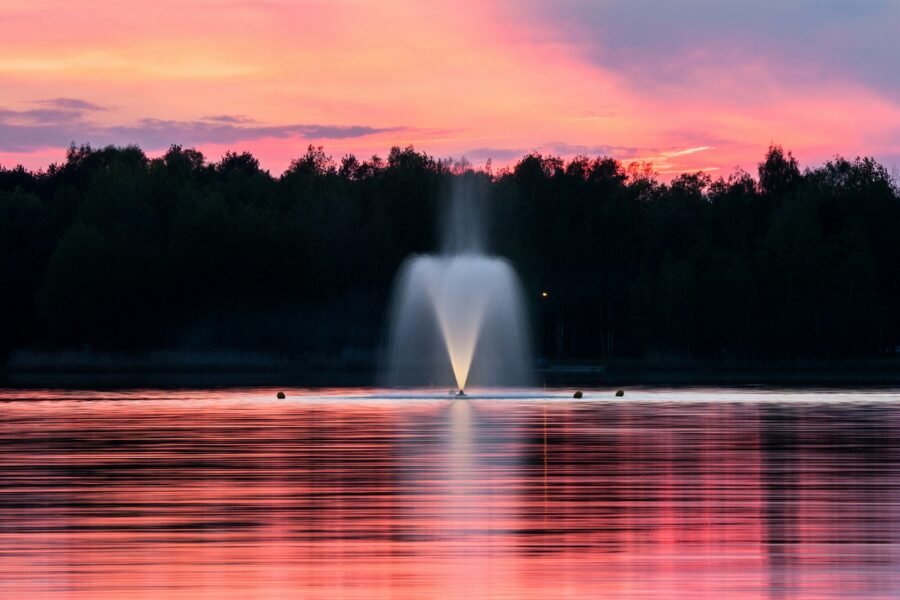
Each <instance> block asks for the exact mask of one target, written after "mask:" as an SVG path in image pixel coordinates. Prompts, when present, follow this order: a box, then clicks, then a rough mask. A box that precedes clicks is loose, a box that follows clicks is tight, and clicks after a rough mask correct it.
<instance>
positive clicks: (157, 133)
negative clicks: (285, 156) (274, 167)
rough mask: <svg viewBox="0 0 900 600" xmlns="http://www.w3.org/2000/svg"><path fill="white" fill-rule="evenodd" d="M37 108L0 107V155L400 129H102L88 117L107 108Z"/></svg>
mask: <svg viewBox="0 0 900 600" xmlns="http://www.w3.org/2000/svg"><path fill="white" fill-rule="evenodd" d="M36 104H40V105H42V108H36V109H25V110H13V109H0V151H7V152H28V151H33V150H36V149H39V148H47V147H65V146H67V145H69V144H70V143H72V142H77V143H90V144H94V145H98V146H105V145H108V144H115V145H127V144H137V145H139V146H141V147H142V148H144V149H146V150H157V149H163V148H167V147H168V146H170V145H171V144H182V145H199V144H207V143H214V144H230V143H234V142H238V141H243V140H254V139H260V138H280V139H283V138H292V137H299V138H303V139H307V140H328V139H349V138H358V137H364V136H367V135H372V134H377V133H385V132H391V131H400V130H402V129H403V128H400V127H371V126H366V125H331V124H286V125H259V124H257V123H256V122H255V121H253V120H252V119H249V118H247V117H245V116H243V115H215V116H210V117H205V118H203V119H197V120H186V121H178V120H167V119H153V118H145V119H141V120H139V121H137V122H136V123H133V124H126V125H103V124H100V123H96V122H94V121H91V120H90V118H89V117H90V113H93V112H97V111H101V110H105V109H104V108H103V107H101V106H99V105H96V104H93V103H90V102H87V101H83V100H76V99H73V98H56V99H53V100H41V101H38V102H36Z"/></svg>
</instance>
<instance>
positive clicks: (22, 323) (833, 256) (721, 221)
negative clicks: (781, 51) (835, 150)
mask: <svg viewBox="0 0 900 600" xmlns="http://www.w3.org/2000/svg"><path fill="white" fill-rule="evenodd" d="M460 178H467V179H465V183H466V185H468V186H470V187H472V186H474V187H472V189H479V190H481V192H483V198H482V201H483V202H484V204H485V209H486V211H485V212H486V214H487V215H488V217H489V235H488V239H489V245H490V248H489V250H490V251H492V252H496V253H498V254H502V255H504V256H507V257H509V259H510V260H511V261H512V262H513V263H514V264H515V266H516V268H517V269H518V271H519V273H520V274H521V276H522V279H523V282H524V287H525V289H526V292H527V295H528V301H529V305H530V307H531V309H532V316H533V320H534V325H535V337H536V346H537V350H538V353H539V355H540V356H543V357H547V358H591V359H615V358H628V357H631V358H647V357H678V358H700V359H722V358H735V359H740V358H745V359H771V358H777V359H795V358H865V357H873V356H879V355H883V354H884V352H885V351H886V349H893V348H894V347H895V346H897V345H898V344H900V277H898V275H897V265H898V264H900V244H898V243H897V240H898V239H900V195H898V190H897V188H896V186H895V184H894V182H893V181H892V180H891V178H890V176H889V175H888V173H887V172H886V170H885V169H884V168H883V167H882V166H881V165H879V164H877V163H876V162H875V161H874V160H872V159H869V158H860V159H855V160H852V161H851V160H845V159H843V158H836V159H834V160H832V161H830V162H828V163H826V164H825V165H823V166H821V167H819V168H815V169H807V170H805V171H801V170H800V168H799V166H798V163H797V160H796V159H795V158H794V157H793V156H792V154H791V153H790V152H785V151H784V150H783V149H782V148H781V147H779V146H772V147H771V148H770V149H769V151H768V153H767V154H766V156H765V159H764V160H763V161H762V162H761V163H760V164H759V178H758V180H756V179H754V178H753V177H751V176H750V175H749V174H748V173H746V172H742V171H737V172H735V173H733V174H732V175H730V176H728V177H727V178H718V179H715V180H713V179H712V178H711V177H710V176H709V175H707V174H704V173H693V174H685V175H681V176H678V177H676V178H674V179H673V180H672V181H670V182H668V183H662V182H660V181H658V180H657V179H656V178H655V176H654V174H653V172H652V169H650V168H649V167H648V165H644V164H634V165H622V164H620V163H619V162H617V161H616V160H614V159H612V158H608V157H587V156H578V157H576V158H574V159H572V160H570V161H568V162H566V161H563V160H562V159H560V158H559V157H555V156H544V155H541V154H530V155H528V156H525V157H523V158H522V159H521V160H520V161H519V162H518V163H517V164H516V165H514V166H513V167H512V168H511V169H508V170H507V169H504V170H501V171H499V172H493V173H487V172H476V171H474V170H473V169H472V168H471V166H470V165H468V163H467V162H466V161H463V160H457V161H452V160H435V159H434V158H432V157H430V156H428V155H426V154H423V153H420V152H417V151H415V150H414V149H413V148H411V147H408V148H393V149H391V151H390V153H389V154H388V157H387V159H386V160H382V159H381V158H379V157H377V156H373V157H372V158H370V159H368V160H361V159H358V158H357V157H355V156H352V155H347V156H344V157H343V158H341V160H340V161H337V162H335V161H334V160H333V159H332V158H331V157H330V156H328V155H327V154H326V153H325V151H324V150H323V149H322V148H321V147H313V146H310V147H309V148H308V149H307V151H306V153H305V154H304V155H303V156H301V157H300V158H298V159H297V160H295V161H293V162H292V163H291V165H290V167H289V168H288V169H287V170H286V171H285V172H284V173H283V174H282V175H281V176H279V177H273V176H272V175H271V174H270V173H268V172H267V171H265V170H263V169H261V168H260V165H259V162H258V160H257V159H256V158H255V157H253V156H252V155H251V154H249V153H246V152H245V153H231V152H229V153H227V154H225V156H223V157H222V158H221V159H220V160H219V161H218V162H212V163H210V162H208V161H207V160H206V158H205V157H204V156H203V155H202V154H201V153H200V152H198V151H197V150H194V149H186V148H182V147H179V146H172V147H171V148H170V149H169V150H168V151H167V152H166V153H165V154H163V155H162V156H161V157H159V158H154V159H150V158H148V157H147V156H146V155H145V154H144V153H143V152H142V151H141V150H140V149H139V148H136V147H124V148H115V147H107V148H101V149H94V148H91V147H89V146H80V147H76V146H72V147H71V148H70V149H69V151H68V152H67V154H66V159H65V161H64V162H62V163H61V164H55V165H51V166H50V167H49V168H48V169H47V170H46V171H40V172H29V171H27V170H25V169H23V168H21V167H17V168H14V169H3V168H0V290H2V292H3V293H2V294H0V319H2V323H0V327H2V331H3V336H2V343H0V350H2V351H3V352H8V351H10V350H11V349H13V348H18V347H32V348H71V347H82V346H83V345H84V344H91V345H92V346H93V347H95V348H98V349H101V348H105V349H109V350H113V351H114V350H150V349H159V348H196V349H243V350H266V351H277V352H281V353H284V354H288V355H294V356H306V357H311V356H340V355H341V353H346V352H348V351H350V350H356V351H359V352H362V353H363V354H365V353H368V355H369V356H370V357H372V356H374V354H375V352H376V350H377V348H378V346H379V344H381V343H382V342H383V339H384V337H383V336H384V331H383V327H384V325H383V323H384V317H385V313H386V310H387V302H388V298H389V295H390V289H391V285H392V281H393V277H394V275H395V273H396V272H397V269H398V267H399V266H400V263H401V262H402V261H403V260H404V258H405V257H406V256H408V255H409V254H411V253H417V252H427V251H433V250H434V249H436V248H437V247H438V244H439V240H438V235H437V223H438V218H439V214H440V206H441V202H442V199H444V198H445V197H446V195H447V191H448V190H450V189H451V188H452V187H453V181H454V180H457V179H460ZM541 292H548V294H547V296H546V297H544V296H542V294H541Z"/></svg>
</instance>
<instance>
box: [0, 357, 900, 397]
mask: <svg viewBox="0 0 900 600" xmlns="http://www.w3.org/2000/svg"><path fill="white" fill-rule="evenodd" d="M372 354H374V353H372ZM376 364H377V361H375V360H373V359H372V358H371V355H370V356H359V355H353V356H350V357H348V356H346V355H345V356H343V357H337V356H324V355H323V356H307V357H302V358H296V357H293V358H289V357H283V356H279V355H275V354H264V353H238V352H183V351H164V352H146V353H129V354H126V353H122V354H112V353H89V352H74V351H70V352H31V351H20V352H16V353H14V354H13V355H12V356H11V357H10V359H9V360H8V361H7V362H6V363H5V364H4V365H3V367H2V370H0V385H4V386H9V387H23V388H29V387H157V386H158V387H244V386H248V387H249V386H286V387H375V386H377V384H378V375H377V373H378V369H377V367H376ZM534 373H535V376H534V381H533V383H534V385H535V387H548V388H565V387H587V388H590V387H621V386H629V385H631V386H635V385H639V386H673V387H690V386H724V387H728V386H737V387H745V386H788V387H790V386H796V387H809V386H837V387H840V386H890V385H900V356H885V357H880V358H873V359H868V360H861V359H854V360H794V361H770V362H763V361H691V360H675V359H672V360H638V359H629V360H615V361H587V360H581V361H574V360H573V361H537V364H536V367H535V371H534Z"/></svg>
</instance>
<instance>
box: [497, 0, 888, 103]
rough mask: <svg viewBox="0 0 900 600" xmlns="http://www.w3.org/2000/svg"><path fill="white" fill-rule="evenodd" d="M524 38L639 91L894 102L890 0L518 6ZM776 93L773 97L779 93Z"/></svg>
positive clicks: (575, 1)
mask: <svg viewBox="0 0 900 600" xmlns="http://www.w3.org/2000/svg"><path fill="white" fill-rule="evenodd" d="M525 2H527V4H525V5H524V7H525V8H524V9H523V5H522V4H517V8H518V10H516V11H514V12H513V11H510V14H518V15H519V18H520V20H522V21H523V22H524V23H525V24H526V25H527V28H526V30H527V31H528V32H529V33H528V35H530V36H532V37H537V38H538V39H541V40H543V41H545V42H553V43H562V44H567V45H572V46H574V47H575V48H576V52H579V53H581V54H582V55H583V57H585V58H586V59H587V60H588V61H590V62H592V63H594V64H596V65H597V66H598V67H600V68H602V69H604V70H608V71H612V72H614V73H617V74H619V75H620V76H621V77H622V78H623V80H625V81H628V82H630V83H631V84H633V85H635V86H639V87H641V88H647V87H651V88H656V89H659V88H667V89H669V90H670V91H672V90H682V91H684V92H686V93H690V92H694V93H701V94H712V93H716V94H719V95H730V96H731V97H735V98H739V97H740V95H739V92H740V90H743V89H754V90H755V92H756V93H755V94H750V95H748V96H747V97H745V99H747V100H752V99H753V98H754V97H756V98H758V97H759V96H760V95H761V94H762V93H763V92H764V90H760V89H759V88H758V87H754V86H758V84H759V82H760V81H772V82H776V83H777V84H778V86H783V85H784V84H805V85H808V86H816V85H821V84H822V83H826V82H828V83H837V84H839V83H842V82H843V83H846V82H856V83H859V84H862V85H863V86H866V87H868V88H870V89H873V90H876V91H878V92H879V93H881V94H882V95H885V96H887V97H890V98H892V99H894V100H897V99H900V70H898V69H897V68H896V65H897V64H898V63H900V36H898V35H897V32H898V31H900V3H898V2H897V1H896V0H867V1H866V2H845V1H839V0H791V1H789V2H781V1H775V0H763V1H760V0H730V1H729V2H722V1H720V0H680V1H678V2H672V1H671V0H629V1H628V2H622V1H621V0H559V1H557V2H553V3H546V2H541V1H539V0H525ZM778 86H775V87H773V89H774V90H778V89H779V87H778Z"/></svg>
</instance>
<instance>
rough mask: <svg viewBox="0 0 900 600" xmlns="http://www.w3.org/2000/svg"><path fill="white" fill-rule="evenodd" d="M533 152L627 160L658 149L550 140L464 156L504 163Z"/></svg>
mask: <svg viewBox="0 0 900 600" xmlns="http://www.w3.org/2000/svg"><path fill="white" fill-rule="evenodd" d="M532 152H540V153H542V154H553V155H558V156H562V157H564V158H570V157H573V156H578V155H586V156H612V157H614V158H616V159H619V160H627V159H629V158H632V157H634V156H637V155H638V154H641V153H650V152H656V150H655V149H650V148H644V149H641V148H632V147H627V146H612V145H608V144H601V145H590V146H587V145H582V144H567V143H565V142H548V143H545V144H539V145H537V146H532V147H530V148H525V147H522V148H491V147H480V148H472V149H470V150H467V151H466V152H464V153H463V156H465V157H466V158H468V159H469V160H474V161H482V160H487V159H489V158H490V159H491V160H495V161H497V162H501V163H503V162H508V161H514V160H517V159H520V158H522V157H523V156H526V155H528V154H531V153H532Z"/></svg>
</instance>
